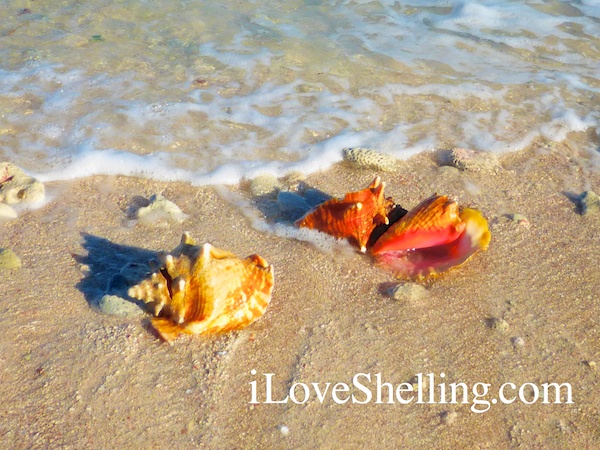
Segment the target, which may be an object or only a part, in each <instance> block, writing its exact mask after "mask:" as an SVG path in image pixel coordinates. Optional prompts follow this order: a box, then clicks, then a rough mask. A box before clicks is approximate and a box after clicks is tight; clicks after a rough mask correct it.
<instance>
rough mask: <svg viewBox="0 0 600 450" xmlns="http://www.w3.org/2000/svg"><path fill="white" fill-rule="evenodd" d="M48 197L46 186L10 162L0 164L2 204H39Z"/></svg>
mask: <svg viewBox="0 0 600 450" xmlns="http://www.w3.org/2000/svg"><path fill="white" fill-rule="evenodd" d="M45 196H46V193H45V189H44V185H43V184H42V183H41V182H39V181H38V180H36V179H35V178H33V177H30V176H29V175H27V174H26V173H25V172H23V170H22V169H21V168H19V167H17V166H15V165H14V164H11V163H9V162H2V163H0V203H7V204H9V205H13V204H15V203H22V202H25V203H38V202H41V201H42V200H44V197H45Z"/></svg>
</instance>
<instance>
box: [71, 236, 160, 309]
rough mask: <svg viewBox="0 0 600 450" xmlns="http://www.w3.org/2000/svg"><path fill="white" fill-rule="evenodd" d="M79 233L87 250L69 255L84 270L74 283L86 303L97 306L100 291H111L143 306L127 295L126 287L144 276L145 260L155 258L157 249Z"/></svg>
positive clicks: (147, 272)
mask: <svg viewBox="0 0 600 450" xmlns="http://www.w3.org/2000/svg"><path fill="white" fill-rule="evenodd" d="M82 236H83V244H82V247H83V248H84V250H86V252H87V254H86V255H73V258H74V259H75V261H76V262H78V263H79V264H82V265H84V266H86V267H87V268H88V270H87V271H86V272H85V274H86V275H85V277H84V278H83V279H82V280H81V281H80V282H79V283H77V285H76V286H75V287H76V288H77V289H79V291H81V292H82V293H83V295H84V296H85V299H86V300H87V302H88V303H89V305H90V306H91V307H93V308H95V309H98V306H99V305H98V303H99V301H100V299H101V298H102V297H103V296H104V295H114V296H118V297H121V298H123V299H125V300H126V301H130V302H131V303H134V304H137V305H138V306H139V307H140V308H142V309H143V310H145V305H144V304H143V303H142V302H139V301H137V300H133V299H131V298H130V297H128V296H127V290H128V289H129V287H130V286H133V285H134V284H137V283H139V282H140V281H141V280H142V279H144V278H145V277H146V276H148V274H149V273H150V268H149V266H148V262H149V261H150V260H152V259H156V257H157V252H153V251H150V250H146V249H142V248H138V247H131V246H127V245H121V244H116V243H114V242H111V241H109V240H108V239H105V238H101V237H99V236H94V235H91V234H86V233H82Z"/></svg>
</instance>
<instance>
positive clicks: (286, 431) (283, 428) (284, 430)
mask: <svg viewBox="0 0 600 450" xmlns="http://www.w3.org/2000/svg"><path fill="white" fill-rule="evenodd" d="M279 432H280V433H281V434H282V436H289V434H290V429H289V428H288V427H287V426H285V425H281V426H280V427H279Z"/></svg>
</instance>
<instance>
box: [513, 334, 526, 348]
mask: <svg viewBox="0 0 600 450" xmlns="http://www.w3.org/2000/svg"><path fill="white" fill-rule="evenodd" d="M511 342H512V345H513V346H514V347H515V348H521V347H524V346H525V339H523V338H522V337H520V336H517V337H514V338H512V339H511Z"/></svg>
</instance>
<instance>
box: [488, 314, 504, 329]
mask: <svg viewBox="0 0 600 450" xmlns="http://www.w3.org/2000/svg"><path fill="white" fill-rule="evenodd" d="M488 325H489V327H490V328H491V329H492V330H496V331H501V332H505V331H508V328H509V326H508V322H507V321H506V320H504V319H499V318H497V317H492V318H491V319H489V320H488Z"/></svg>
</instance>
